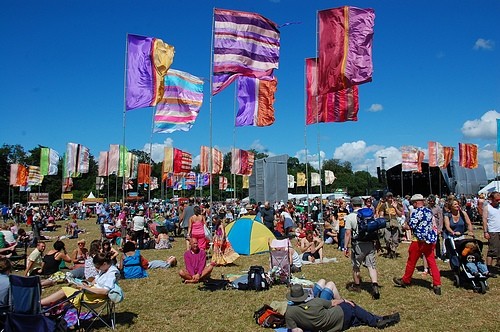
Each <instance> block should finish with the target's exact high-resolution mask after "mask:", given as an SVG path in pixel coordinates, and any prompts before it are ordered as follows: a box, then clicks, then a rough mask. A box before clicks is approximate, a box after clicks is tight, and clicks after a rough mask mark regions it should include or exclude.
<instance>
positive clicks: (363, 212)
mask: <svg viewBox="0 0 500 332" xmlns="http://www.w3.org/2000/svg"><path fill="white" fill-rule="evenodd" d="M356 217H357V220H358V232H357V234H354V235H355V236H353V239H354V240H356V241H374V240H377V239H378V232H377V231H378V230H379V229H382V228H385V226H386V222H385V219H383V218H378V219H375V217H374V215H373V210H372V209H370V208H362V209H359V210H358V212H357V214H356Z"/></svg>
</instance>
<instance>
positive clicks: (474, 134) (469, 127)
mask: <svg viewBox="0 0 500 332" xmlns="http://www.w3.org/2000/svg"><path fill="white" fill-rule="evenodd" d="M498 118H500V113H498V112H497V111H495V110H491V111H488V112H486V113H484V114H483V116H482V117H481V119H475V120H467V121H465V123H464V124H463V126H462V134H463V135H464V136H465V137H470V138H485V139H492V138H496V136H497V119H498Z"/></svg>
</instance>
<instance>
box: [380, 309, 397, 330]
mask: <svg viewBox="0 0 500 332" xmlns="http://www.w3.org/2000/svg"><path fill="white" fill-rule="evenodd" d="M400 320H401V317H400V316H399V312H396V313H394V314H392V315H388V316H382V317H380V319H379V320H378V322H377V328H378V329H385V328H386V327H389V326H392V325H396V324H397V323H399V321H400Z"/></svg>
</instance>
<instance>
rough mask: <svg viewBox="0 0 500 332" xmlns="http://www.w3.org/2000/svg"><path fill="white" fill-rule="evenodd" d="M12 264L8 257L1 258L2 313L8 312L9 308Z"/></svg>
mask: <svg viewBox="0 0 500 332" xmlns="http://www.w3.org/2000/svg"><path fill="white" fill-rule="evenodd" d="M11 272H12V264H11V262H10V261H9V259H8V258H6V257H0V313H2V312H7V309H8V306H9V303H10V301H9V288H10V282H9V274H10V273H11Z"/></svg>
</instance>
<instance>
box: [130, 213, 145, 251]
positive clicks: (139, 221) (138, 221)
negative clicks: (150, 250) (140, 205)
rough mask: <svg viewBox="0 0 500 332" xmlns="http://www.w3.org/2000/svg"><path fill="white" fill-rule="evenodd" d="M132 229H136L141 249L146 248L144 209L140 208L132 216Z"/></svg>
mask: <svg viewBox="0 0 500 332" xmlns="http://www.w3.org/2000/svg"><path fill="white" fill-rule="evenodd" d="M132 223H133V225H132V230H133V231H134V233H135V235H136V238H137V244H138V246H139V249H144V224H145V220H144V210H139V211H138V212H137V215H135V216H134V218H132Z"/></svg>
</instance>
